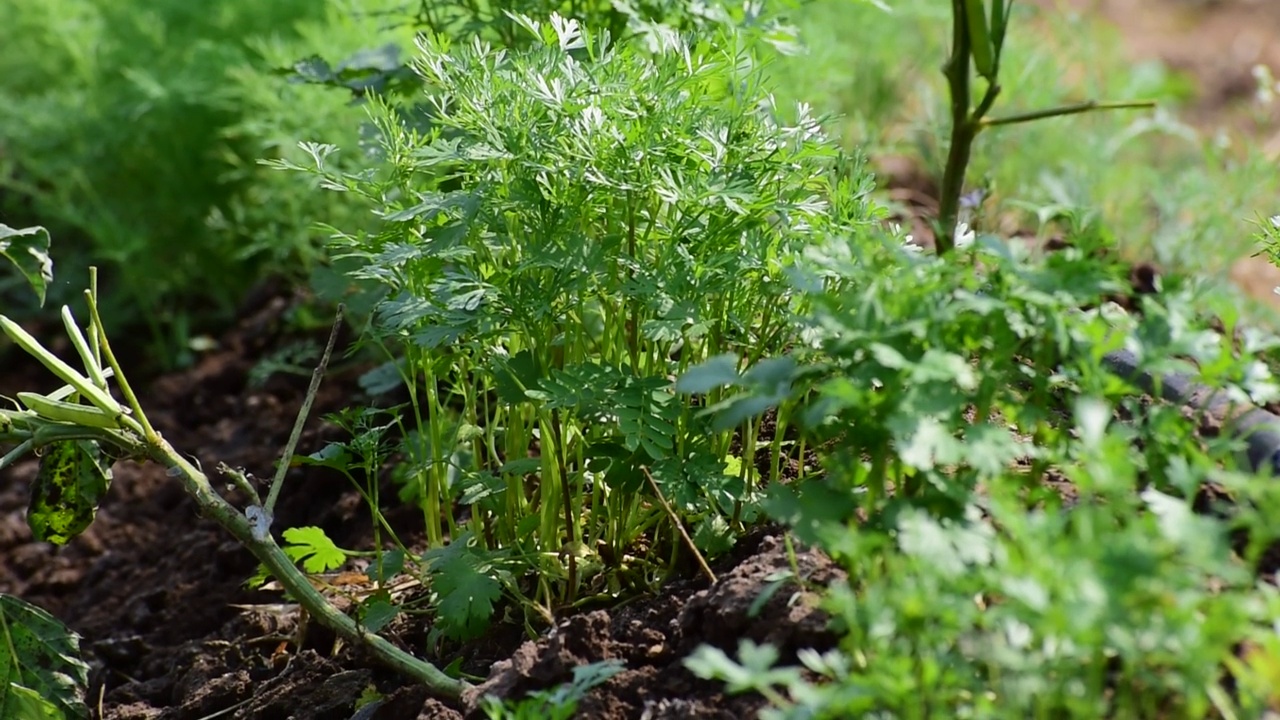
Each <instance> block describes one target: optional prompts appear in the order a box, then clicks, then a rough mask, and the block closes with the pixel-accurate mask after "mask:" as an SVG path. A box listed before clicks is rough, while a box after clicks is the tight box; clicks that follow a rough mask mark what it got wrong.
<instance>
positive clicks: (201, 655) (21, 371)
mask: <svg viewBox="0 0 1280 720" xmlns="http://www.w3.org/2000/svg"><path fill="white" fill-rule="evenodd" d="M292 301H293V300H292V299H291V298H288V297H283V296H278V295H276V296H272V297H269V298H267V299H265V300H262V299H260V301H258V302H255V303H253V304H251V305H250V307H251V308H253V312H252V313H251V314H248V315H247V316H246V317H245V318H244V319H243V320H242V321H241V322H240V323H239V324H238V325H237V326H236V327H235V328H234V329H233V330H232V331H231V332H230V333H228V334H227V335H226V336H225V337H224V338H222V340H221V343H220V347H219V349H218V350H216V351H214V352H211V353H209V354H208V355H206V356H205V357H204V358H203V359H202V360H201V361H200V362H199V363H198V364H196V365H195V366H194V367H192V368H190V369H189V370H186V371H184V372H180V373H177V374H172V375H168V376H164V377H160V378H158V379H156V380H155V381H153V382H151V383H149V384H148V385H147V386H146V387H145V388H143V389H142V392H141V398H142V401H143V403H144V405H145V406H146V408H148V414H149V416H150V417H151V419H152V421H153V422H154V423H155V424H156V426H157V429H158V430H159V431H160V432H161V433H162V434H163V435H164V436H165V437H166V438H167V439H168V440H169V441H170V442H171V443H172V444H173V446H174V447H175V448H178V449H179V450H181V451H183V452H186V453H190V454H191V455H192V456H193V457H196V458H198V459H199V460H200V461H201V462H202V463H203V465H204V467H205V468H212V467H214V466H215V465H216V464H217V463H218V462H226V463H227V464H228V465H230V466H232V467H243V468H246V469H248V470H250V471H251V472H256V473H257V474H258V475H260V476H269V475H270V473H271V472H272V469H273V467H274V462H275V460H276V457H277V455H278V453H279V452H280V449H281V448H282V447H283V446H284V443H285V441H286V439H287V436H288V433H289V430H290V428H291V427H292V424H293V419H294V414H295V413H296V412H297V407H298V405H299V404H300V402H301V399H302V396H303V394H304V391H305V386H306V381H307V378H304V377H292V376H290V377H286V376H275V377H273V378H272V379H271V380H270V381H268V382H267V383H266V384H265V386H263V387H253V386H252V385H251V384H250V383H249V380H248V377H249V372H250V370H251V369H252V367H253V366H254V363H255V362H256V359H257V358H259V357H261V356H262V355H263V354H264V353H265V352H268V351H270V350H271V349H273V348H276V347H279V346H281V345H282V344H283V343H285V342H287V341H288V340H289V338H287V337H285V336H284V335H283V334H282V330H281V328H282V327H283V323H282V322H281V318H282V316H283V315H284V313H285V312H286V310H287V307H288V305H289V303H291V302H292ZM6 363H7V364H8V365H10V368H8V369H9V372H8V373H6V375H5V377H4V378H3V379H0V394H8V395H12V394H13V393H14V392H16V391H17V390H19V389H22V388H29V387H36V388H42V389H47V388H48V387H49V385H50V381H49V378H48V377H47V376H46V375H45V373H44V371H43V369H42V368H38V367H31V366H30V365H29V364H27V363H26V362H25V358H23V357H20V356H18V355H17V354H15V353H11V354H10V355H9V356H8V357H7V358H6ZM359 370H360V368H354V369H351V370H347V371H343V372H338V373H335V374H333V375H332V376H331V377H329V378H328V379H327V380H326V382H325V384H324V385H323V386H322V389H321V392H320V395H319V397H318V398H317V403H316V409H315V410H314V411H313V415H312V417H313V418H320V417H321V416H322V415H323V414H324V413H327V412H331V411H335V410H339V409H341V408H342V407H344V406H345V405H346V404H348V403H356V402H359V401H360V399H361V398H360V396H359V391H358V389H357V387H356V382H355V380H356V378H357V377H358V373H359ZM310 427H311V429H309V430H308V431H307V432H306V433H304V435H303V438H302V441H301V444H300V446H299V447H300V450H301V451H303V452H306V451H309V450H310V449H318V448H319V447H320V446H322V445H323V444H324V442H326V441H328V440H337V439H342V434H341V432H340V431H338V430H337V429H336V428H333V427H330V426H328V425H326V424H325V423H323V422H322V421H321V420H318V419H316V420H313V421H312V422H311V423H310ZM35 471H36V461H35V460H34V459H30V460H26V461H23V462H22V463H20V464H18V465H16V466H14V467H13V468H12V469H10V470H8V471H6V472H5V473H4V475H3V483H0V592H5V593H12V594H15V595H17V596H19V597H21V598H23V599H25V600H27V601H29V602H32V603H35V604H36V605H39V606H40V607H43V608H45V609H47V610H49V611H50V612H52V613H53V614H54V615H55V616H57V617H59V618H60V619H62V620H63V621H64V622H66V623H67V624H68V625H69V626H70V627H71V628H72V629H74V630H75V631H77V632H78V633H80V634H81V635H82V636H83V642H82V648H83V650H84V654H85V659H86V660H87V661H88V662H89V663H90V665H91V668H92V676H91V690H90V705H92V706H94V707H95V717H101V718H112V719H115V720H126V719H130V720H132V719H142V718H147V719H151V718H164V719H165V720H196V719H200V718H207V717H211V716H214V715H215V714H217V716H218V717H224V718H233V719H235V718H238V719H244V720H248V719H250V718H252V719H255V720H256V719H270V718H282V719H283V718H294V719H298V720H302V719H306V718H316V719H321V718H323V719H333V720H347V719H348V718H351V717H352V716H353V715H354V713H355V709H354V708H355V704H356V701H357V699H358V698H360V697H361V695H362V693H365V692H366V691H367V689H369V688H372V689H374V690H376V691H377V692H378V693H380V694H381V695H382V696H383V697H384V702H383V703H382V704H381V705H380V706H378V707H377V709H376V710H375V711H374V713H373V714H372V715H370V716H363V720H380V719H384V718H388V719H389V718H460V717H463V716H464V714H466V713H468V712H470V715H467V716H468V717H480V716H481V715H480V714H479V713H478V711H475V708H474V705H475V702H476V700H477V699H478V697H479V694H480V692H485V693H489V694H494V695H498V696H500V697H504V698H513V699H518V698H520V697H524V696H525V695H526V694H527V693H529V692H532V691H536V690H544V689H551V688H554V687H555V686H557V685H559V684H560V683H563V682H566V681H568V680H569V679H571V677H572V670H573V668H574V667H576V666H579V665H583V664H587V663H592V662H597V661H601V660H622V661H623V662H625V670H624V671H623V672H622V673H620V674H618V675H616V676H614V677H613V678H612V679H610V680H609V681H608V682H607V683H606V684H605V685H603V686H602V687H600V688H597V689H596V690H594V691H592V692H591V694H590V695H589V696H588V697H587V698H586V699H585V700H584V701H583V704H582V706H581V710H580V714H579V716H580V717H590V718H601V719H611V718H640V717H649V718H695V717H696V718H704V717H705V718H739V717H751V716H753V715H754V714H755V712H756V710H757V709H758V708H759V707H760V706H761V704H762V700H761V699H760V698H759V697H755V696H739V697H733V698H730V697H725V696H724V694H723V693H722V692H721V690H720V686H719V684H718V683H712V682H707V681H702V680H699V679H697V678H695V677H694V676H693V675H692V674H691V673H689V672H688V671H687V670H685V669H684V666H683V665H682V662H681V661H682V659H683V658H684V657H685V656H687V655H688V654H689V653H690V652H691V651H692V650H693V649H694V648H696V647H697V646H698V645H700V644H702V643H704V642H706V643H712V644H715V645H717V646H719V647H722V648H723V649H725V650H727V651H730V652H732V651H734V650H736V648H737V643H738V640H739V639H740V638H753V639H755V640H758V641H766V640H767V641H769V642H772V643H775V644H777V645H778V646H780V647H781V648H783V649H784V651H790V652H794V650H796V649H798V648H800V647H818V648H820V649H821V648H827V647H830V646H831V645H832V643H833V642H834V639H833V638H832V637H831V636H829V635H828V634H827V633H826V631H825V620H824V618H823V616H822V615H821V614H820V613H819V612H818V611H817V610H815V609H814V603H813V602H812V597H811V596H810V595H808V594H806V593H800V592H799V591H798V590H797V589H796V588H791V589H784V591H782V592H778V593H776V594H775V595H774V596H773V597H772V599H771V600H770V601H769V602H768V603H766V604H765V605H764V607H763V608H762V609H761V610H760V612H759V613H758V614H756V615H752V614H751V613H750V612H749V609H750V607H751V605H752V603H753V602H754V601H755V600H756V599H757V597H759V596H760V595H761V593H762V592H763V591H764V589H765V587H766V586H767V585H768V584H769V582H770V581H769V579H768V578H769V576H770V575H771V574H772V573H774V572H775V571H778V570H784V569H787V568H789V567H790V565H789V562H788V559H787V555H786V553H785V552H784V551H783V549H782V543H781V542H780V540H779V539H778V537H779V536H778V534H777V533H776V531H774V532H759V533H757V534H756V535H754V536H751V537H748V538H746V539H744V540H743V541H742V542H741V543H740V545H739V547H738V548H737V549H736V551H735V554H734V555H733V556H732V557H731V558H728V559H727V560H726V561H724V562H722V563H720V565H719V566H717V567H715V571H716V572H717V573H718V575H719V579H718V582H717V583H716V584H715V585H714V586H711V587H709V586H708V582H707V581H706V580H705V579H703V578H701V577H700V576H693V577H691V578H690V579H687V580H681V581H677V582H675V583H673V584H670V585H669V586H668V587H667V588H666V589H665V590H663V591H662V592H661V593H660V594H658V595H656V596H652V597H641V598H635V599H632V600H631V601H630V602H628V603H626V604H624V605H622V606H620V607H616V608H611V609H597V610H593V611H591V612H585V613H583V614H578V615H573V616H565V617H562V618H559V621H558V623H557V625H556V626H555V627H554V628H553V629H546V631H545V633H544V635H543V637H541V638H540V639H538V640H536V641H526V638H524V637H523V636H522V635H521V634H519V632H518V631H517V630H516V629H514V628H512V627H504V628H499V629H498V630H496V631H494V632H492V633H491V634H490V635H489V636H487V637H485V638H482V639H481V640H478V641H476V642H474V643H472V644H470V645H467V646H465V647H462V648H454V649H453V650H451V651H450V652H447V653H445V654H443V655H442V656H440V657H437V658H434V660H436V661H437V662H439V663H440V664H441V665H445V664H448V663H449V662H452V661H454V660H455V659H458V658H461V660H462V669H463V671H464V672H466V673H468V674H470V675H472V676H475V677H480V678H485V677H487V678H488V680H487V681H486V682H485V683H483V685H481V686H480V691H478V692H476V693H472V694H470V695H469V696H468V697H467V698H464V701H463V702H455V703H445V702H441V701H439V700H437V699H433V698H431V697H429V696H428V695H427V693H426V692H425V690H424V689H423V688H421V687H416V686H414V685H412V684H410V683H407V682H406V681H404V680H403V679H402V678H400V677H399V676H397V675H395V674H394V673H391V672H389V671H387V670H385V669H383V668H382V667H380V666H378V665H377V664H376V663H374V662H373V661H372V660H371V659H369V658H368V657H365V656H364V655H363V654H362V653H361V652H360V651H359V650H353V649H351V648H344V649H342V650H340V651H339V652H337V653H336V654H335V653H334V652H333V648H334V641H333V636H332V635H331V634H329V633H327V632H324V631H322V630H318V629H315V628H312V629H310V630H309V632H308V634H307V636H306V641H305V645H304V646H303V647H302V648H301V649H299V648H297V647H294V646H292V645H282V642H283V641H284V640H285V639H287V638H289V637H290V636H291V633H292V631H293V630H294V629H295V628H296V625H297V621H298V615H297V611H296V608H294V607H292V606H290V605H287V604H284V603H282V601H281V598H280V597H279V595H278V594H273V593H269V592H263V591H251V590H248V589H246V588H245V585H244V583H245V580H246V579H247V578H248V577H249V576H250V575H252V574H253V572H254V570H255V567H256V561H255V560H254V558H253V557H252V556H251V555H250V554H249V553H248V552H247V551H246V550H244V549H242V548H241V547H240V546H239V545H238V544H237V543H235V542H234V541H233V540H232V539H231V538H230V536H229V535H228V534H227V533H225V532H224V531H223V530H222V529H221V528H219V527H218V526H217V525H216V524H214V523H213V522H211V521H208V520H204V519H202V518H200V517H199V516H198V515H197V514H196V511H195V506H194V504H193V503H192V501H190V500H189V499H188V498H187V497H186V495H185V494H184V493H183V491H182V489H181V488H180V486H179V485H178V483H177V482H176V481H174V480H173V479H171V478H168V477H167V476H166V475H165V472H164V470H163V468H160V467H157V466H143V465H139V464H136V463H133V462H121V463H117V465H116V467H115V478H114V481H113V484H112V486H111V490H110V493H109V495H108V497H107V499H106V501H105V502H104V503H103V504H102V506H101V509H100V511H99V513H98V516H97V519H96V521H95V522H94V524H93V525H92V526H91V527H90V529H89V530H88V531H87V532H85V533H84V534H83V535H82V536H80V537H79V538H77V539H75V540H74V541H72V542H71V543H70V544H68V545H67V546H65V547H62V548H57V547H54V546H52V545H49V544H46V543H40V542H34V541H33V540H32V538H31V534H30V531H29V530H28V528H27V525H26V521H25V516H24V513H25V509H26V504H27V489H28V485H29V483H30V481H31V480H32V478H33V477H34V475H35ZM389 495H390V494H389ZM392 496H393V495H392ZM233 500H234V501H235V502H237V503H240V504H241V505H242V504H243V498H235V497H234V496H233ZM278 508H279V511H278V513H279V514H278V517H277V522H276V527H277V528H283V527H293V526H301V525H318V526H320V527H322V528H324V530H325V532H326V533H327V534H328V535H329V536H330V537H332V538H333V539H334V541H335V542H337V543H338V544H339V545H341V546H345V547H365V546H367V545H368V544H369V541H370V540H369V538H370V536H369V522H368V519H367V512H366V511H365V510H364V508H363V505H362V501H361V500H360V498H359V496H358V495H357V494H356V493H355V491H354V490H353V489H352V488H351V487H350V486H349V485H348V484H347V481H346V480H345V479H343V478H341V477H340V476H337V475H336V474H334V473H332V472H330V471H327V470H324V469H315V468H305V469H295V470H293V471H291V472H290V475H289V477H288V481H287V484H286V485H285V489H284V492H283V494H282V496H281V501H280V504H279V505H278ZM410 515H411V514H410ZM419 524H420V521H419ZM405 525H406V527H405V528H401V529H402V532H404V533H406V534H407V535H408V537H409V538H412V537H413V532H414V531H415V528H414V527H413V521H412V520H411V519H410V520H408V521H407V522H406V523H405ZM407 541H408V542H412V541H411V540H407ZM799 558H800V563H801V569H802V571H803V572H804V574H805V575H806V577H807V579H808V580H809V581H810V582H814V583H818V584H822V583H825V582H827V581H829V580H830V579H832V578H833V577H835V576H836V572H837V571H835V570H834V569H833V568H832V566H831V565H830V563H829V562H828V561H826V560H825V559H824V558H822V557H821V556H820V555H817V554H815V553H810V552H804V553H802V554H801V555H800V556H799ZM797 588H798V586H797ZM237 606H240V607H237ZM246 606H247V607H246ZM418 624H419V625H421V623H418ZM426 630H427V628H424V627H413V626H407V627H402V626H397V632H396V633H395V634H394V637H395V638H396V639H398V641H399V642H401V643H402V645H405V646H406V647H407V648H409V649H411V650H414V651H415V652H418V653H419V654H420V653H421V650H420V647H419V645H420V644H419V643H417V642H415V641H414V640H411V639H410V640H407V639H406V638H421V637H424V636H425V634H426ZM99 713H100V714H99Z"/></svg>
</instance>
